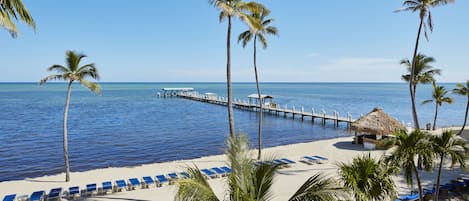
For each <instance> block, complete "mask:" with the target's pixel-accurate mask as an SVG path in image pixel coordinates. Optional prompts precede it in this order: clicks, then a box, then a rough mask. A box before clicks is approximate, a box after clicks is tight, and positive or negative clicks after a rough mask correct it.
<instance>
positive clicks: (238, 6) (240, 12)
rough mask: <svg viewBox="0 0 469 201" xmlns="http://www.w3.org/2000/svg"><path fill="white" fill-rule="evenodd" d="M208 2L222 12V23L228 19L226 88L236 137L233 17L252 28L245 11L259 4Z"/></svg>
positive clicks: (238, 0) (232, 0) (226, 0)
mask: <svg viewBox="0 0 469 201" xmlns="http://www.w3.org/2000/svg"><path fill="white" fill-rule="evenodd" d="M208 2H209V3H210V4H211V5H213V6H215V7H217V8H218V9H219V10H220V15H219V20H220V22H222V21H223V20H225V19H228V31H227V34H226V88H227V93H228V95H227V96H228V122H229V126H230V136H231V137H234V135H235V127H234V116H233V102H232V98H233V97H232V90H231V19H232V18H233V17H239V18H240V19H241V20H242V21H244V22H245V23H246V24H247V25H248V26H249V27H252V24H251V23H250V21H249V20H248V15H247V14H246V13H245V11H249V10H255V9H257V7H258V6H259V4H257V3H255V2H248V3H246V2H243V1H241V0H209V1H208Z"/></svg>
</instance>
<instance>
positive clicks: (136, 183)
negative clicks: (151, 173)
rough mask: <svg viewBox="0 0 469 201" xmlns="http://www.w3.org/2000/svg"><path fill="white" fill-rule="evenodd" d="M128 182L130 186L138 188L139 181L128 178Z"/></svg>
mask: <svg viewBox="0 0 469 201" xmlns="http://www.w3.org/2000/svg"><path fill="white" fill-rule="evenodd" d="M129 182H130V184H131V185H132V186H138V185H140V181H138V179H137V178H130V179H129Z"/></svg>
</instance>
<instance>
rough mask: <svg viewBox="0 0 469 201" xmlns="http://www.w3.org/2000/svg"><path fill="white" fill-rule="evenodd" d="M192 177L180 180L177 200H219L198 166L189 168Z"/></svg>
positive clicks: (188, 171)
mask: <svg viewBox="0 0 469 201" xmlns="http://www.w3.org/2000/svg"><path fill="white" fill-rule="evenodd" d="M186 171H187V173H188V174H189V175H190V178H188V179H183V180H181V181H179V182H178V184H177V187H178V190H177V192H176V196H175V198H174V200H175V201H205V200H207V201H218V200H219V199H218V198H217V197H216V195H215V193H214V192H213V189H212V188H211V187H210V185H209V184H208V182H207V180H206V179H205V177H204V175H203V174H202V173H201V172H200V170H199V168H197V166H196V167H195V168H190V167H189V168H187V170H186Z"/></svg>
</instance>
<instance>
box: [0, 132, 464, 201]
mask: <svg viewBox="0 0 469 201" xmlns="http://www.w3.org/2000/svg"><path fill="white" fill-rule="evenodd" d="M351 141H352V137H341V138H334V139H328V140H320V141H314V142H308V143H299V144H292V145H285V146H278V147H272V148H267V149H265V152H264V153H265V156H267V157H272V156H275V157H287V158H289V159H292V160H294V161H296V162H297V163H296V164H295V165H293V166H292V167H290V168H285V169H281V170H279V172H278V174H277V176H276V178H275V184H274V186H273V189H272V190H273V192H274V196H275V198H274V200H276V201H277V200H278V201H280V200H287V199H288V198H289V197H290V196H291V195H292V194H293V193H294V192H295V191H296V190H297V189H298V188H299V187H300V186H301V185H302V184H303V183H304V182H305V181H306V180H307V179H308V178H309V177H310V176H312V175H313V174H315V173H318V172H322V173H325V174H327V175H330V176H337V164H338V163H339V162H345V163H346V162H349V161H351V159H352V158H354V157H355V156H358V155H362V154H367V153H371V155H372V156H373V157H381V156H382V155H383V154H385V151H382V150H372V151H370V150H365V149H363V148H362V146H361V145H354V144H352V143H351ZM254 151H255V150H254ZM254 153H255V152H253V156H254ZM305 155H322V156H325V157H327V158H329V161H328V162H326V163H324V164H313V165H308V164H305V163H301V162H298V161H299V160H300V158H301V157H302V156H305ZM194 164H195V165H197V166H198V167H199V168H211V167H215V166H222V165H225V164H226V158H225V156H224V155H217V156H208V157H202V158H197V159H193V160H182V161H172V162H166V163H155V164H148V165H142V166H136V167H121V168H105V169H97V170H92V171H86V172H73V173H71V182H69V183H66V182H64V181H63V180H64V174H59V175H52V176H44V177H38V178H28V179H25V180H19V181H6V182H1V183H0V195H6V194H12V193H16V194H17V195H26V194H31V193H32V192H33V191H37V190H45V191H46V193H47V192H48V191H49V190H50V189H51V188H56V187H62V188H64V189H67V188H68V187H70V186H80V188H84V187H85V186H86V184H90V183H97V184H98V186H100V185H101V182H103V181H115V180H117V179H128V178H131V177H137V178H141V177H142V176H153V177H154V176H155V175H158V174H167V173H170V172H179V171H181V170H183V169H184V168H185V167H187V166H191V165H194ZM462 174H464V172H463V171H461V170H460V169H459V168H456V169H454V170H450V169H447V168H446V169H445V170H444V172H443V174H442V175H443V179H442V183H444V182H447V181H450V180H451V179H454V178H456V177H458V176H459V175H462ZM435 175H436V171H434V172H422V178H423V184H424V185H425V186H431V185H432V183H434V181H435V178H436V177H435ZM395 181H396V184H397V186H398V189H399V193H401V194H402V193H408V192H409V191H410V190H411V189H410V187H408V186H407V185H406V184H405V181H404V179H403V177H401V176H399V177H396V178H395ZM210 184H211V186H212V187H213V188H214V190H215V191H216V193H217V196H218V197H219V198H223V197H224V196H225V194H226V191H225V188H226V185H225V178H218V179H211V180H210ZM176 190H177V189H176V187H175V185H169V186H163V187H160V188H154V187H153V188H150V189H137V190H133V191H127V192H126V191H124V192H117V193H113V194H108V195H104V196H101V195H99V196H94V197H91V198H86V199H84V200H101V201H105V200H173V199H174V194H175V192H176ZM414 190H415V189H414Z"/></svg>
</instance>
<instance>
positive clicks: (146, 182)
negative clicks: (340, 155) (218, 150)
mask: <svg viewBox="0 0 469 201" xmlns="http://www.w3.org/2000/svg"><path fill="white" fill-rule="evenodd" d="M315 157H318V156H315ZM323 159H325V160H327V159H326V158H323ZM321 160H322V159H321ZM295 163H296V162H295V161H292V160H290V159H287V158H281V159H275V160H272V161H258V162H256V163H255V165H261V164H269V165H279V166H280V167H290V166H291V165H292V164H295ZM200 171H201V172H202V174H204V175H205V176H206V177H207V178H219V177H226V176H228V175H229V174H230V173H231V171H232V170H231V168H229V167H227V166H223V167H213V168H205V169H201V170H200ZM185 178H189V174H188V173H187V172H180V173H175V172H172V173H169V174H167V175H157V176H155V177H154V178H153V177H150V176H144V177H142V178H141V179H138V178H130V179H128V180H124V179H119V180H116V181H114V183H113V182H111V181H105V182H102V183H101V186H99V187H98V185H97V184H96V183H93V184H87V185H86V188H84V189H80V187H79V186H72V187H69V188H68V191H67V190H65V191H63V189H62V188H53V189H51V190H50V191H49V194H46V192H45V191H43V190H41V191H36V192H33V193H32V194H31V196H30V197H29V198H28V197H26V195H25V196H22V197H16V194H11V195H6V196H5V197H4V198H3V201H19V200H29V201H45V200H61V198H62V197H65V198H67V199H69V200H74V199H77V198H80V197H83V196H84V197H91V196H94V195H98V194H99V195H105V194H108V193H114V192H120V191H123V190H126V191H130V190H135V189H138V188H150V187H152V186H155V187H161V186H163V185H172V184H174V183H175V182H176V181H177V180H179V179H185Z"/></svg>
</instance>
